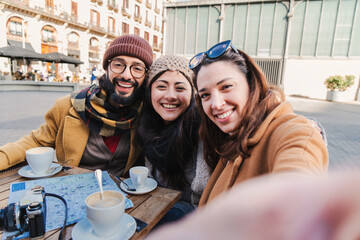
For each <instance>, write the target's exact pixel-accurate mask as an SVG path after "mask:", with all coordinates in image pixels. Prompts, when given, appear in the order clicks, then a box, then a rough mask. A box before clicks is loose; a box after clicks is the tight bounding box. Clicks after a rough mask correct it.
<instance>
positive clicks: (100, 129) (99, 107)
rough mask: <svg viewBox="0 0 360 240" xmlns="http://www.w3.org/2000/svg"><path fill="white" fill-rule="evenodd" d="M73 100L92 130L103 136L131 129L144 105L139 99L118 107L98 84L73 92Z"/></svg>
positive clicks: (76, 108) (75, 107)
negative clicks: (110, 101)
mask: <svg viewBox="0 0 360 240" xmlns="http://www.w3.org/2000/svg"><path fill="white" fill-rule="evenodd" d="M71 102H72V105H73V107H74V109H75V110H76V112H77V113H78V114H79V115H80V117H81V118H82V120H83V121H84V122H85V124H86V126H88V127H89V129H90V131H91V132H95V133H97V134H99V135H100V136H103V137H111V136H115V135H119V134H121V133H122V132H124V131H127V130H129V129H130V128H131V127H132V126H134V124H135V120H136V117H137V116H138V114H139V112H140V110H141V107H142V101H140V100H138V101H136V102H135V103H133V104H132V105H131V106H126V107H119V108H116V107H114V106H112V105H111V104H110V103H109V102H108V101H107V97H106V92H105V90H103V89H101V88H100V87H99V86H97V85H92V86H90V87H89V88H86V89H84V90H82V91H80V92H73V93H72V94H71Z"/></svg>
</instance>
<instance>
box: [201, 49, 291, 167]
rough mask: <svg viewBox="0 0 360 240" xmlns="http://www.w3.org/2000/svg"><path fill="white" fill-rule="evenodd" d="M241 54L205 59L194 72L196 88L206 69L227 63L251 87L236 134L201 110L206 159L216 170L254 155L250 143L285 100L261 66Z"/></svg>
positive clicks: (230, 51) (228, 53) (230, 52)
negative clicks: (221, 164)
mask: <svg viewBox="0 0 360 240" xmlns="http://www.w3.org/2000/svg"><path fill="white" fill-rule="evenodd" d="M239 53H240V54H237V53H235V52H234V51H233V50H232V49H229V50H228V51H227V52H226V53H224V54H223V55H222V56H220V57H218V58H216V59H211V58H209V57H207V56H205V57H204V59H203V60H202V62H201V64H200V65H199V66H197V67H196V68H195V69H194V73H195V75H194V85H195V87H196V88H197V76H198V73H199V71H200V69H201V68H202V67H203V66H206V65H209V64H211V63H213V62H218V61H224V62H227V63H232V64H233V65H234V66H236V67H237V68H238V69H239V70H240V71H241V72H242V73H244V74H245V76H246V78H247V82H248V84H249V99H248V101H247V103H246V104H245V107H244V109H243V110H242V113H241V120H240V123H239V126H238V127H237V129H236V130H235V131H234V132H233V134H231V135H229V134H226V133H224V132H223V131H221V130H220V129H219V128H218V126H216V125H215V123H213V122H212V121H211V120H210V119H209V118H208V117H207V115H206V114H205V112H204V110H203V108H202V107H199V111H200V115H201V119H202V122H201V127H200V136H201V138H202V140H203V142H204V157H205V160H206V162H207V164H208V165H209V166H210V167H211V168H212V169H214V168H215V167H216V165H217V163H218V161H219V159H221V158H223V159H225V160H234V159H235V158H237V157H238V156H239V155H240V156H242V157H243V158H247V157H249V156H250V153H249V152H250V149H249V146H248V140H249V138H251V137H252V136H253V135H254V134H255V132H256V130H257V129H258V127H259V126H260V125H261V124H262V122H263V121H264V119H265V118H266V117H267V115H268V114H269V113H270V112H271V111H272V110H273V109H274V108H276V107H277V106H278V105H279V104H280V102H281V101H284V99H285V97H284V94H283V93H282V91H281V90H280V89H278V88H276V87H275V86H269V85H268V84H267V82H266V78H265V76H264V75H263V74H262V72H261V70H260V68H259V67H258V66H257V64H256V63H255V62H254V61H253V60H252V59H251V58H250V57H249V56H248V55H246V54H245V53H244V52H242V51H240V50H239ZM196 101H197V103H198V106H202V103H201V99H200V97H199V96H197V97H196Z"/></svg>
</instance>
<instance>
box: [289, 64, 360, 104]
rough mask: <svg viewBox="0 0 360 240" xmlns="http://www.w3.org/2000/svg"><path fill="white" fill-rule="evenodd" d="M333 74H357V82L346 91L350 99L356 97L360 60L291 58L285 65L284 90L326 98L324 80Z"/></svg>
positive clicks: (292, 93)
mask: <svg viewBox="0 0 360 240" xmlns="http://www.w3.org/2000/svg"><path fill="white" fill-rule="evenodd" d="M332 75H355V77H356V78H355V84H354V85H353V86H352V87H351V88H350V89H348V90H347V91H346V98H347V99H348V100H354V99H355V93H356V90H357V87H358V84H359V77H360V59H359V60H333V59H332V60H307V59H301V60H300V59H290V60H288V61H287V63H286V66H285V74H284V91H285V94H286V95H301V96H304V97H310V98H317V99H326V92H327V90H326V87H325V85H324V81H325V79H326V78H328V77H329V76H332Z"/></svg>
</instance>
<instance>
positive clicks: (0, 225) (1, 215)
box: [0, 209, 4, 231]
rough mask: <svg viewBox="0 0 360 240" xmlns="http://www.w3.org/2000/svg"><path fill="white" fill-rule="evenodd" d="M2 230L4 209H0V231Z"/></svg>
mask: <svg viewBox="0 0 360 240" xmlns="http://www.w3.org/2000/svg"><path fill="white" fill-rule="evenodd" d="M3 230H4V209H0V231H3Z"/></svg>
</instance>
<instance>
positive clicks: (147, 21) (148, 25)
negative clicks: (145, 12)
mask: <svg viewBox="0 0 360 240" xmlns="http://www.w3.org/2000/svg"><path fill="white" fill-rule="evenodd" d="M145 26H147V27H149V28H151V21H149V20H145Z"/></svg>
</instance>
